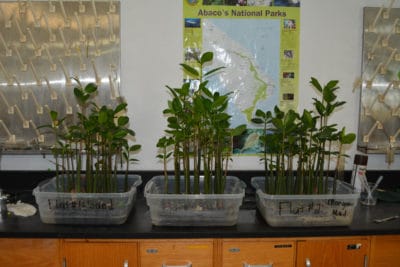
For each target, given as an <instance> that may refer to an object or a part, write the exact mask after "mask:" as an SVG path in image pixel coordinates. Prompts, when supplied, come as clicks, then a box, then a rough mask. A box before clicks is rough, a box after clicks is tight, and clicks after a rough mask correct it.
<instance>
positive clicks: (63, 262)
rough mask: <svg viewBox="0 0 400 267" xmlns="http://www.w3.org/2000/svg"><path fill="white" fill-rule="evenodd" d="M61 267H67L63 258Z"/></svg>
mask: <svg viewBox="0 0 400 267" xmlns="http://www.w3.org/2000/svg"><path fill="white" fill-rule="evenodd" d="M61 266H62V267H67V259H66V258H65V257H64V258H63V260H62V263H61Z"/></svg>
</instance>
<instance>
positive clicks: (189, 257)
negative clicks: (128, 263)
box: [139, 239, 214, 267]
mask: <svg viewBox="0 0 400 267" xmlns="http://www.w3.org/2000/svg"><path fill="white" fill-rule="evenodd" d="M213 243H214V241H213V240H208V239H191V240H180V239H179V240H175V239H173V240H171V239H164V240H148V241H147V240H144V241H141V242H140V244H139V247H140V248H139V253H140V266H141V267H174V266H179V267H186V266H187V267H189V266H192V267H212V266H213V262H214V251H213V248H214V244H213Z"/></svg>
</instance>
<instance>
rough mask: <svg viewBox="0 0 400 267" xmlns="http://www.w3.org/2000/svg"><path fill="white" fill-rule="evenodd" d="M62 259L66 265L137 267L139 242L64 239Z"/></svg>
mask: <svg viewBox="0 0 400 267" xmlns="http://www.w3.org/2000/svg"><path fill="white" fill-rule="evenodd" d="M61 261H62V262H63V266H66V267H136V266H137V242H136V241H130V240H129V239H126V240H109V239H107V240H96V239H90V240H84V239H64V241H63V244H62V253H61Z"/></svg>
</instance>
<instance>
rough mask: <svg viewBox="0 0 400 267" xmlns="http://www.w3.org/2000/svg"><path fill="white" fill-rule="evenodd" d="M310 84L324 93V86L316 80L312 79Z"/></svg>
mask: <svg viewBox="0 0 400 267" xmlns="http://www.w3.org/2000/svg"><path fill="white" fill-rule="evenodd" d="M310 83H311V84H312V85H313V86H314V88H315V89H317V90H318V91H319V92H321V93H322V86H321V84H320V83H319V81H318V80H317V79H316V78H314V77H311V81H310Z"/></svg>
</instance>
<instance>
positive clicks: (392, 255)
mask: <svg viewBox="0 0 400 267" xmlns="http://www.w3.org/2000/svg"><path fill="white" fill-rule="evenodd" d="M370 255H371V256H370V263H371V264H370V265H369V266H373V267H393V266H399V265H400V235H387V236H385V235H382V236H373V237H372V239H371V254H370Z"/></svg>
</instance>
